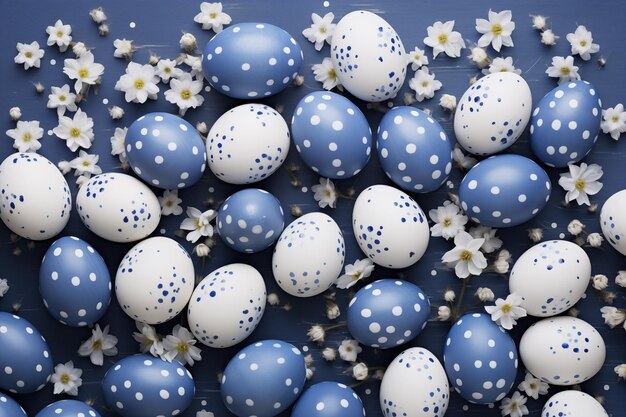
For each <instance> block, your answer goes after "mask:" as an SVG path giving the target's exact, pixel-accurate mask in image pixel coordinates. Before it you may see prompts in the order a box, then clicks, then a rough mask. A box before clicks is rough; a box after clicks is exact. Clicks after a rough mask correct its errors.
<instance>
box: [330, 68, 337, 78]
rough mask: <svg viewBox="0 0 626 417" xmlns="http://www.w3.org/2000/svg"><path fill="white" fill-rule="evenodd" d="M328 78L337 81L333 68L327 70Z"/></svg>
mask: <svg viewBox="0 0 626 417" xmlns="http://www.w3.org/2000/svg"><path fill="white" fill-rule="evenodd" d="M328 78H330V79H331V80H336V79H337V73H336V72H335V69H334V68H331V69H329V70H328Z"/></svg>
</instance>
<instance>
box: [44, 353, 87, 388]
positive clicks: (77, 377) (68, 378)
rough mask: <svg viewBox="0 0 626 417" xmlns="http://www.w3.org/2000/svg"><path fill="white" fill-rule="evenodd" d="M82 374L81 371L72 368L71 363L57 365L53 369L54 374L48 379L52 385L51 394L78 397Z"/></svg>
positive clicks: (72, 364) (72, 363)
mask: <svg viewBox="0 0 626 417" xmlns="http://www.w3.org/2000/svg"><path fill="white" fill-rule="evenodd" d="M82 374H83V370H82V369H79V368H74V362H72V361H69V362H66V363H64V364H63V363H60V364H58V365H57V366H55V367H54V373H53V374H52V377H51V379H50V381H51V382H52V383H53V384H54V391H53V392H54V393H55V394H61V393H62V392H64V393H66V394H68V395H73V396H76V395H78V388H79V387H80V386H81V385H83V380H82V378H81V375H82Z"/></svg>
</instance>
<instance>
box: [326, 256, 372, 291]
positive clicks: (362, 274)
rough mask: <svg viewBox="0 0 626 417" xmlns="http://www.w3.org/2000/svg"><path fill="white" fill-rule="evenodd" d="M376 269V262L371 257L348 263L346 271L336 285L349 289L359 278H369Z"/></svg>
mask: <svg viewBox="0 0 626 417" xmlns="http://www.w3.org/2000/svg"><path fill="white" fill-rule="evenodd" d="M373 270H374V263H373V262H372V260H371V259H370V258H365V259H359V260H357V261H356V262H354V264H350V265H346V269H345V273H344V274H343V275H342V276H340V277H339V278H338V279H337V281H336V282H335V285H336V286H337V288H340V289H347V288H350V287H352V286H353V285H354V284H356V283H357V282H358V281H359V280H361V279H363V278H367V277H369V276H370V275H371V273H372V271H373Z"/></svg>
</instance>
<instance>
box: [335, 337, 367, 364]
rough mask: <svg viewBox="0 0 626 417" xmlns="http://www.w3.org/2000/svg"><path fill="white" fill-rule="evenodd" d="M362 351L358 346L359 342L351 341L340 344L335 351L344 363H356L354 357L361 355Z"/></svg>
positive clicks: (347, 340)
mask: <svg viewBox="0 0 626 417" xmlns="http://www.w3.org/2000/svg"><path fill="white" fill-rule="evenodd" d="M362 350H363V349H362V348H361V346H359V342H357V341H356V340H352V339H346V340H344V341H343V342H341V345H339V348H338V349H337V351H338V352H339V357H340V358H341V359H343V360H344V361H346V362H354V361H356V357H357V356H358V355H359V353H361V351H362Z"/></svg>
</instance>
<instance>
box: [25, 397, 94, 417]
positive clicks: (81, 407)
mask: <svg viewBox="0 0 626 417" xmlns="http://www.w3.org/2000/svg"><path fill="white" fill-rule="evenodd" d="M35 417H100V413H98V412H97V411H96V410H95V409H94V408H93V407H90V406H88V405H87V404H85V403H84V402H82V401H76V400H61V401H57V402H54V403H52V404H49V405H47V406H46V407H45V408H44V409H42V410H41V411H40V412H38V413H37V415H36V416H35Z"/></svg>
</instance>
